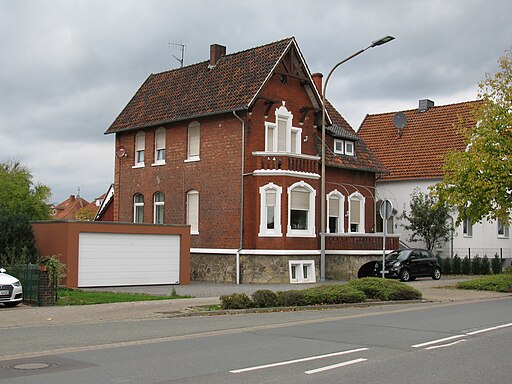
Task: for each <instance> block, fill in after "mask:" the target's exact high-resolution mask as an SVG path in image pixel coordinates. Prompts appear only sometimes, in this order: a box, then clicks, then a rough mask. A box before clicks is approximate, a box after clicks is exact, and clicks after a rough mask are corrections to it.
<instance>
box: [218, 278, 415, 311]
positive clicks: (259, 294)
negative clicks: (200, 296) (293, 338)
mask: <svg viewBox="0 0 512 384" xmlns="http://www.w3.org/2000/svg"><path fill="white" fill-rule="evenodd" d="M367 299H376V300H385V301H388V300H416V299H421V292H419V291H418V290H416V289H414V288H412V287H411V286H409V285H407V284H403V283H400V282H398V281H394V280H386V279H380V278H376V277H366V278H363V279H357V280H352V281H350V282H348V283H346V284H325V285H320V286H316V287H311V288H306V289H303V290H291V291H278V292H274V291H271V290H268V289H260V290H258V291H256V292H254V293H253V294H252V296H251V297H249V296H248V295H246V294H245V293H233V294H231V295H223V296H221V297H220V301H221V308H222V309H248V308H274V307H295V306H297V307H298V306H306V305H323V304H345V303H361V302H363V301H365V300H367Z"/></svg>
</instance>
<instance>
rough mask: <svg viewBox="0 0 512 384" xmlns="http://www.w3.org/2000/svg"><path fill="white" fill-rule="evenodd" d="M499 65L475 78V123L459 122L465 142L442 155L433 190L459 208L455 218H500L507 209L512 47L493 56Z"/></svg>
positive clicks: (511, 170) (510, 209)
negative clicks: (439, 174) (442, 163)
mask: <svg viewBox="0 0 512 384" xmlns="http://www.w3.org/2000/svg"><path fill="white" fill-rule="evenodd" d="M498 63H499V65H500V68H501V70H500V71H499V72H497V73H496V74H495V75H494V76H490V75H486V78H485V80H484V81H483V82H481V83H480V84H479V88H480V90H479V98H481V99H482V101H483V103H482V106H481V108H480V109H478V111H477V112H476V118H477V121H478V123H477V124H476V126H474V127H467V126H462V123H461V126H460V127H459V128H460V130H461V132H462V133H463V134H464V137H465V143H466V145H467V147H466V151H464V152H451V153H449V154H448V156H447V158H446V163H445V167H444V171H445V175H444V180H443V181H442V182H441V183H439V184H437V185H436V193H437V196H438V197H439V198H440V199H442V200H446V201H447V203H448V204H450V205H452V206H455V207H457V208H458V209H459V216H458V218H457V223H458V224H459V223H460V222H461V221H462V220H464V219H468V220H470V221H471V222H473V223H476V222H480V221H482V220H483V219H486V220H493V219H494V220H496V219H499V220H500V221H502V222H503V223H504V224H507V225H508V224H509V223H510V216H511V213H512V50H508V51H507V52H506V55H505V56H503V57H501V58H500V59H499V60H498Z"/></svg>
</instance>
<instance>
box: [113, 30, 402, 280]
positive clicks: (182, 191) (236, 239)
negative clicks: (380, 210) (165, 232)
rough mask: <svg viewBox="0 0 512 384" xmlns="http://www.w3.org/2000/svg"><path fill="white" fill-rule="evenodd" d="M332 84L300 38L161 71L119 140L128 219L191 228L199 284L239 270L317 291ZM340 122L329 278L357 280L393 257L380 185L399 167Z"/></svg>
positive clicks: (133, 103) (333, 132) (332, 157)
mask: <svg viewBox="0 0 512 384" xmlns="http://www.w3.org/2000/svg"><path fill="white" fill-rule="evenodd" d="M321 81H322V79H321V75H320V74H311V73H310V71H309V69H308V67H307V64H306V62H305V60H304V57H303V56H302V53H301V51H300V49H299V47H298V45H297V42H296V41H295V38H293V37H292V38H287V39H284V40H280V41H277V42H273V43H270V44H267V45H263V46H260V47H256V48H251V49H248V50H245V51H242V52H238V53H233V54H226V47H224V46H221V45H217V44H214V45H212V46H211V47H210V59H209V60H208V61H204V62H200V63H197V64H193V65H189V66H186V67H183V68H180V69H175V70H170V71H166V72H163V73H159V74H152V75H150V76H149V77H148V78H147V80H146V81H145V82H144V83H143V84H142V86H141V87H140V88H139V90H138V91H137V92H136V94H135V95H134V96H133V98H132V99H131V100H130V101H129V103H128V104H127V105H126V107H125V108H124V109H123V110H122V112H121V113H120V115H119V116H118V117H117V118H116V119H115V121H114V122H113V123H112V125H111V126H110V127H109V128H108V130H107V131H106V134H115V135H116V139H115V146H116V161H115V177H114V191H115V193H113V204H112V207H113V218H114V221H121V222H144V223H172V224H183V223H186V224H188V225H190V228H191V234H192V239H191V275H192V278H193V279H196V280H209V281H217V282H233V281H235V280H236V279H237V270H238V271H239V272H240V275H239V278H240V280H241V281H242V282H244V283H245V282H290V281H292V282H301V281H305V282H307V281H314V279H315V278H316V276H318V266H319V257H320V256H319V255H320V251H319V249H320V240H319V229H320V225H319V224H320V219H319V218H320V196H319V191H320V174H319V164H320V157H319V153H320V144H321V143H320V140H319V130H320V128H321V127H320V125H319V124H318V121H319V116H320V114H321ZM327 112H328V116H327V118H328V121H329V126H328V127H327V133H328V137H327V145H328V150H327V161H326V166H327V172H326V179H327V180H326V181H327V182H326V186H327V188H326V192H327V196H326V197H325V198H326V202H327V205H326V206H327V212H328V225H327V227H328V232H329V234H328V236H327V240H326V244H327V246H326V249H327V252H326V253H327V256H328V258H326V277H327V278H331V279H333V278H349V277H351V276H354V275H357V268H358V265H359V264H360V262H362V261H365V260H366V261H367V258H371V257H372V255H373V254H374V253H375V251H369V250H370V249H374V250H378V249H382V244H381V240H380V239H379V238H378V237H375V235H374V234H373V232H374V222H375V218H374V187H375V178H376V175H377V174H381V173H383V172H385V168H384V167H383V165H382V163H381V162H380V161H379V160H378V159H377V158H376V157H375V156H374V155H373V154H372V152H370V151H369V150H368V148H367V147H366V145H365V144H364V142H363V141H362V140H361V139H360V137H359V136H358V135H357V134H356V133H355V131H354V130H353V129H352V128H351V127H350V126H349V124H348V123H347V122H346V121H345V120H344V119H343V117H342V116H341V115H340V114H339V113H338V112H337V111H336V110H335V108H334V107H333V106H332V105H330V104H328V105H327ZM395 240H396V239H393V238H391V239H390V242H391V243H390V246H391V247H392V246H393V241H395ZM354 256H358V258H357V260H356V259H355V258H354ZM237 266H238V267H237Z"/></svg>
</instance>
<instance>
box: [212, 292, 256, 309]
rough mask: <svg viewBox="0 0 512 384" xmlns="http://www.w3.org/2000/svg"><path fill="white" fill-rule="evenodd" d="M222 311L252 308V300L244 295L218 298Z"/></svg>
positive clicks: (237, 294) (233, 294)
mask: <svg viewBox="0 0 512 384" xmlns="http://www.w3.org/2000/svg"><path fill="white" fill-rule="evenodd" d="M220 307H221V308H222V309H247V308H251V307H252V300H251V299H250V297H249V296H247V295H246V294H245V293H232V294H231V295H222V296H221V297H220Z"/></svg>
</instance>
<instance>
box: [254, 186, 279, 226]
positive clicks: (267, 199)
mask: <svg viewBox="0 0 512 384" xmlns="http://www.w3.org/2000/svg"><path fill="white" fill-rule="evenodd" d="M281 193H282V188H281V187H279V186H277V185H275V184H274V183H269V184H267V185H265V186H263V187H260V233H259V236H281Z"/></svg>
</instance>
